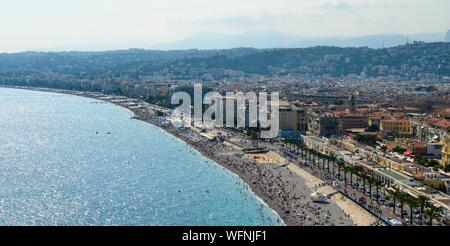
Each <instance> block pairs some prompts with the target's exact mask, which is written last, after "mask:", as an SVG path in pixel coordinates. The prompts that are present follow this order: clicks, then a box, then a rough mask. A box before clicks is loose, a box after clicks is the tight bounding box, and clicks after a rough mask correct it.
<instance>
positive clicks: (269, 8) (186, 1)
mask: <svg viewBox="0 0 450 246" xmlns="http://www.w3.org/2000/svg"><path fill="white" fill-rule="evenodd" d="M449 10H450V1H449V0H221V1H219V0H0V52H14V51H23V50H46V49H54V50H55V49H56V50H57V49H84V48H85V49H108V48H125V47H146V46H150V45H152V44H157V43H164V42H171V41H176V40H180V39H183V38H185V37H187V36H190V35H192V34H194V33H198V32H218V33H233V34H236V33H243V32H247V31H261V30H271V31H280V32H286V33H290V34H298V35H308V36H334V35H368V34H378V33H394V32H395V33H405V34H408V33H423V32H445V31H447V29H449V28H450V15H449Z"/></svg>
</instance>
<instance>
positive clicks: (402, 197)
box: [388, 185, 439, 225]
mask: <svg viewBox="0 0 450 246" xmlns="http://www.w3.org/2000/svg"><path fill="white" fill-rule="evenodd" d="M388 193H389V195H390V196H391V197H392V199H393V201H394V208H393V209H394V214H395V209H396V204H397V202H400V214H401V218H402V219H403V218H404V213H403V211H404V204H408V206H409V209H410V211H409V212H410V213H409V215H410V223H411V224H412V223H413V211H414V209H415V208H420V223H421V224H423V219H424V215H425V217H426V218H427V219H428V223H429V224H430V225H433V220H434V219H435V218H437V216H438V214H439V213H438V209H437V208H436V207H435V206H433V204H431V203H430V198H428V197H427V196H424V195H419V196H417V197H416V196H413V195H411V194H409V193H406V192H403V191H401V189H400V187H399V186H398V185H393V186H392V187H391V188H390V189H389V190H388Z"/></svg>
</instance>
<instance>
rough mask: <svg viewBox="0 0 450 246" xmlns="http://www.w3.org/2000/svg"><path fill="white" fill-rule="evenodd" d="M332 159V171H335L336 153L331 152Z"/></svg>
mask: <svg viewBox="0 0 450 246" xmlns="http://www.w3.org/2000/svg"><path fill="white" fill-rule="evenodd" d="M330 161H331V167H332V168H333V170H332V173H334V169H335V164H336V155H335V154H333V153H331V154H330Z"/></svg>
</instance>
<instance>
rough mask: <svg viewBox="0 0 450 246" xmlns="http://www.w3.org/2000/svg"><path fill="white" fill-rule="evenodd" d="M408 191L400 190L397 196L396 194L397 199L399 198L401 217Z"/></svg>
mask: <svg viewBox="0 0 450 246" xmlns="http://www.w3.org/2000/svg"><path fill="white" fill-rule="evenodd" d="M408 196H409V194H408V193H405V192H402V191H400V193H399V196H398V200H400V214H401V218H402V219H403V211H404V209H403V208H404V206H405V203H406V202H407V201H408Z"/></svg>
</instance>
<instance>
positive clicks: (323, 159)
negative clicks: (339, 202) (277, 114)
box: [285, 140, 384, 201]
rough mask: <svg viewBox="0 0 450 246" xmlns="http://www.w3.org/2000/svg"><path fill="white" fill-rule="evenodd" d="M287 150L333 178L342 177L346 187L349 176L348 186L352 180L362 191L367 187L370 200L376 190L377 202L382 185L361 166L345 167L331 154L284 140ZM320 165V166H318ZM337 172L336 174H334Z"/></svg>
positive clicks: (342, 162) (297, 142) (352, 184)
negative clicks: (373, 190) (315, 165)
mask: <svg viewBox="0 0 450 246" xmlns="http://www.w3.org/2000/svg"><path fill="white" fill-rule="evenodd" d="M285 143H286V144H287V147H288V149H289V150H290V151H291V152H296V153H297V154H298V155H300V156H301V157H302V158H304V159H305V160H307V161H309V162H311V163H313V164H317V165H318V167H319V168H321V169H322V170H326V171H327V172H328V173H329V174H333V175H334V176H339V177H340V176H341V174H343V175H344V184H345V186H346V187H347V185H348V179H347V177H348V174H349V176H350V184H351V186H354V183H353V181H354V178H356V180H357V185H358V186H359V187H361V188H363V189H364V190H366V187H367V186H368V190H369V194H370V197H371V198H372V188H375V189H376V199H377V201H379V197H380V196H379V191H380V188H381V187H382V186H383V185H384V183H383V182H382V181H380V180H378V179H375V178H373V177H372V176H370V175H368V174H367V173H366V172H364V168H363V167H361V166H353V165H346V164H345V162H344V161H342V160H340V159H338V158H337V157H336V155H334V154H333V153H327V154H324V153H322V152H320V151H317V150H315V149H311V148H308V147H307V146H306V145H304V144H302V143H301V142H299V141H293V140H285ZM320 163H321V164H322V165H320ZM336 171H337V172H336Z"/></svg>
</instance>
